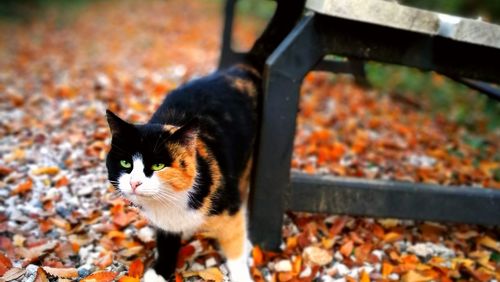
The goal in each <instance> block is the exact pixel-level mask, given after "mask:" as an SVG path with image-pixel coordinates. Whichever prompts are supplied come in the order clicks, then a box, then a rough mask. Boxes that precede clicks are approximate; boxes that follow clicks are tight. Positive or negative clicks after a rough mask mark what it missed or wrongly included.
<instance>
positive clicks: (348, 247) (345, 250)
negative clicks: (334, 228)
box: [339, 240, 354, 257]
mask: <svg viewBox="0 0 500 282" xmlns="http://www.w3.org/2000/svg"><path fill="white" fill-rule="evenodd" d="M353 249H354V242H353V241H351V240H349V241H347V242H345V243H344V244H343V245H342V246H341V247H340V250H339V251H340V253H341V254H342V255H343V256H344V257H349V256H350V255H351V254H352V250H353Z"/></svg>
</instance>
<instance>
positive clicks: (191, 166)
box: [155, 144, 196, 192]
mask: <svg viewBox="0 0 500 282" xmlns="http://www.w3.org/2000/svg"><path fill="white" fill-rule="evenodd" d="M168 149H169V151H170V152H172V155H173V157H174V160H173V162H172V166H171V167H166V168H164V169H162V170H160V171H157V172H155V173H157V175H158V177H159V178H160V179H161V180H162V181H163V182H164V183H166V184H168V185H170V186H171V187H172V188H173V189H174V191H176V192H181V191H185V190H187V189H189V188H191V187H192V186H193V184H194V181H195V178H196V155H195V154H194V152H190V150H189V148H186V147H182V146H180V145H178V144H169V146H168ZM181 162H183V163H184V165H183V166H181V165H180V163H181Z"/></svg>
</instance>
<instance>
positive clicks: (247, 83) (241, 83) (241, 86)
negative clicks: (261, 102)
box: [232, 78, 257, 97]
mask: <svg viewBox="0 0 500 282" xmlns="http://www.w3.org/2000/svg"><path fill="white" fill-rule="evenodd" d="M232 85H233V87H234V88H236V89H238V91H240V92H242V93H245V94H247V95H248V96H250V97H256V96H257V89H256V88H255V85H254V83H253V82H252V81H251V80H246V79H243V78H233V79H232Z"/></svg>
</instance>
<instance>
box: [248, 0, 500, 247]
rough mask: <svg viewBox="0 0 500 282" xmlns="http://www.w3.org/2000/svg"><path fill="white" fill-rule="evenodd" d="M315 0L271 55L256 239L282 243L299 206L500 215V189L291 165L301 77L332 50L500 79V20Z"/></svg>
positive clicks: (494, 218) (254, 197)
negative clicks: (299, 169)
mask: <svg viewBox="0 0 500 282" xmlns="http://www.w3.org/2000/svg"><path fill="white" fill-rule="evenodd" d="M306 6H307V9H308V10H309V12H308V13H307V14H306V16H305V17H304V18H303V19H302V20H301V21H300V23H299V24H298V25H297V26H296V27H295V29H294V30H293V31H292V32H291V33H290V34H289V35H288V37H287V38H286V39H285V40H284V41H283V42H282V44H281V45H280V46H279V47H278V48H277V50H275V52H274V53H273V54H272V55H271V56H270V57H269V59H268V60H267V63H266V64H267V72H266V75H267V77H266V82H265V85H264V87H265V96H264V99H263V112H262V125H261V131H260V139H259V140H258V148H259V150H258V152H257V153H256V160H255V164H256V166H255V177H254V179H253V186H252V189H251V196H250V202H249V208H250V215H249V218H250V233H251V237H252V240H253V243H255V244H258V245H261V246H262V247H263V248H265V249H277V248H278V247H279V245H280V243H281V228H282V221H283V214H284V213H285V211H289V210H291V211H306V212H322V213H333V214H349V215H359V216H370V217H393V218H408V219H416V220H434V221H450V222H463V223H477V224H485V225H499V224H500V216H499V215H500V191H498V190H493V189H488V188H485V189H479V188H470V187H443V186H438V185H426V184H419V183H403V182H396V181H383V180H377V181H372V180H363V179H353V178H337V177H333V176H314V175H305V174H299V173H293V174H291V173H290V162H291V157H292V151H293V143H294V135H295V127H296V116H297V109H298V102H299V90H300V86H301V83H302V80H303V78H304V76H305V75H306V74H307V73H308V72H309V71H311V70H313V69H314V68H315V67H316V66H317V65H318V64H319V63H320V62H322V61H323V58H324V56H325V55H328V54H335V55H339V56H345V57H349V58H355V59H358V60H374V61H379V62H383V63H391V64H399V65H405V66H411V67H416V68H419V69H422V70H433V71H437V72H439V73H442V74H444V75H448V76H451V77H456V78H463V77H465V78H467V79H477V80H482V81H489V82H495V83H499V82H500V68H499V63H500V27H499V26H497V25H493V24H489V23H486V22H482V21H479V20H470V19H463V18H459V17H454V16H449V15H444V14H439V13H434V12H431V11H425V10H420V9H415V8H411V7H406V6H403V5H399V4H397V3H394V2H386V1H383V0H308V2H307V5H306ZM468 81H471V82H472V83H476V82H475V81H472V80H468ZM283 89H287V90H286V91H283ZM367 199H369V200H367Z"/></svg>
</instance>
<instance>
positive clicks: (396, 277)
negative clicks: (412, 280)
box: [387, 273, 399, 281]
mask: <svg viewBox="0 0 500 282" xmlns="http://www.w3.org/2000/svg"><path fill="white" fill-rule="evenodd" d="M387 278H389V280H393V281H399V274H397V273H391V274H389V276H387Z"/></svg>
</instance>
